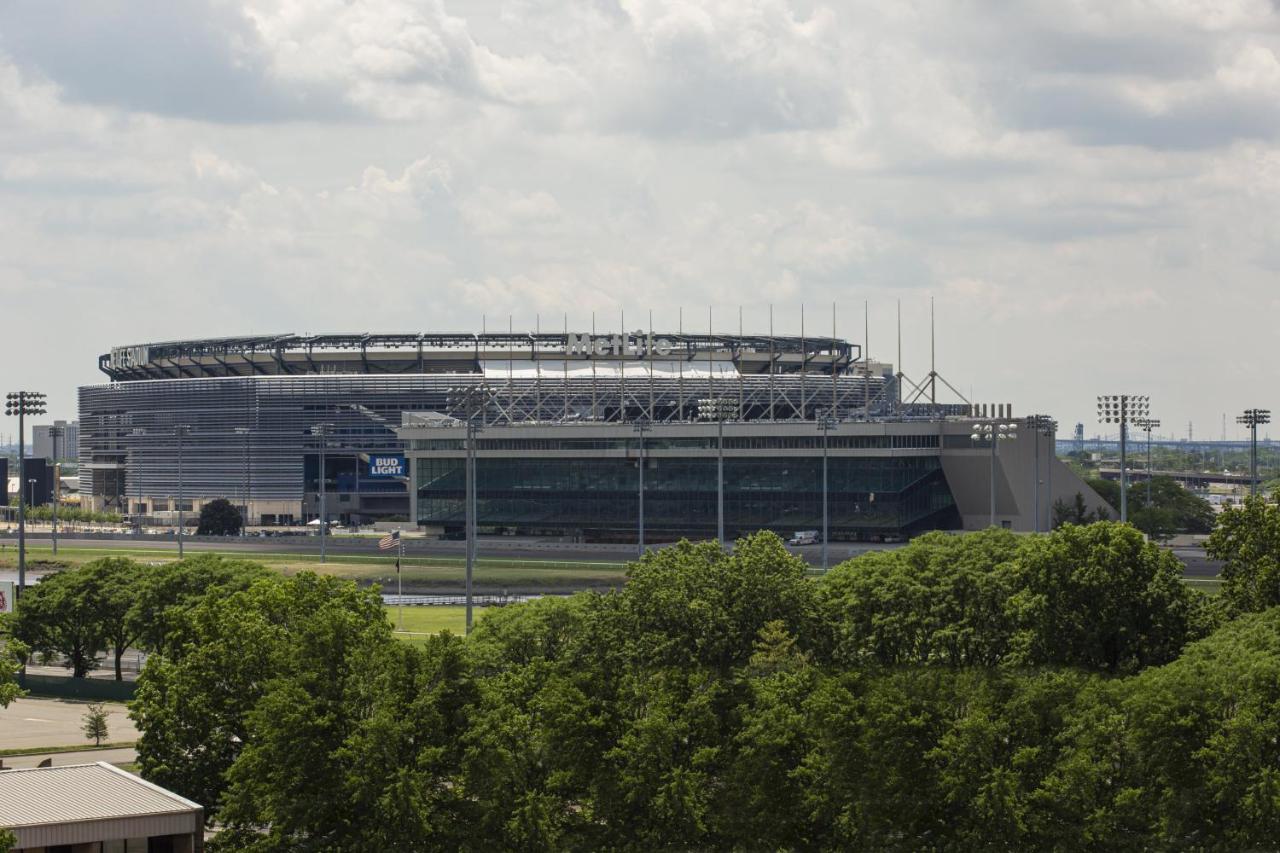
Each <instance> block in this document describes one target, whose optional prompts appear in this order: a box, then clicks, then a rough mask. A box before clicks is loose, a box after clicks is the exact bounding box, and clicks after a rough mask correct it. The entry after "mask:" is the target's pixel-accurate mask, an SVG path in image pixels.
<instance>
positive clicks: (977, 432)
mask: <svg viewBox="0 0 1280 853" xmlns="http://www.w3.org/2000/svg"><path fill="white" fill-rule="evenodd" d="M1017 437H1018V424H1017V422H1016V421H985V422H983V423H980V424H974V425H973V432H971V433H970V434H969V440H970V441H972V442H973V443H974V444H989V445H991V476H990V478H989V479H990V481H991V526H992V527H995V526H996V455H997V454H998V453H999V452H1000V451H999V447H1000V442H1002V441H1014V440H1015V439H1017Z"/></svg>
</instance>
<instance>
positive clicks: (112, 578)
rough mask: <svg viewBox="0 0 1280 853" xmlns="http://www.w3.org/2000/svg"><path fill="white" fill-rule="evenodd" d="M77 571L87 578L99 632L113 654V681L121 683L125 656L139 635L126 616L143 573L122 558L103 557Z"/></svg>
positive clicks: (137, 590) (137, 628)
mask: <svg viewBox="0 0 1280 853" xmlns="http://www.w3.org/2000/svg"><path fill="white" fill-rule="evenodd" d="M77 571H80V572H83V573H85V574H86V575H87V578H86V582H87V584H88V585H89V587H90V588H91V589H92V592H91V593H90V594H91V595H93V596H94V597H95V599H96V602H97V618H98V622H99V628H100V631H101V634H102V637H103V639H104V640H105V641H106V643H107V644H109V645H110V647H111V649H112V651H113V658H114V661H113V662H114V664H115V674H116V681H121V680H123V678H124V674H123V672H122V671H121V662H122V661H123V660H124V653H125V651H126V650H127V649H128V648H129V646H130V645H132V644H133V642H134V640H135V638H136V637H137V635H138V632H139V631H140V627H139V626H138V624H137V623H136V622H135V621H134V620H132V619H130V618H129V614H130V612H131V610H132V608H133V606H134V603H135V601H136V600H137V596H138V592H139V590H140V588H141V582H142V577H143V574H144V569H143V567H142V566H141V565H139V564H138V563H135V562H134V561H133V560H129V559H126V558H124V557H103V558H102V559H99V560H94V561H93V562H90V563H86V564H85V565H83V566H81V567H80V569H78V570H77Z"/></svg>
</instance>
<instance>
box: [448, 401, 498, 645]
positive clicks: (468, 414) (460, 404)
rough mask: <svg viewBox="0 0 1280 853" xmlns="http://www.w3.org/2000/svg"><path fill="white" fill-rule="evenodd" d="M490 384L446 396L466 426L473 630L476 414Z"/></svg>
mask: <svg viewBox="0 0 1280 853" xmlns="http://www.w3.org/2000/svg"><path fill="white" fill-rule="evenodd" d="M488 395H489V388H488V387H487V386H486V385H484V384H477V385H463V386H459V387H457V388H450V389H449V391H448V396H447V397H446V405H447V406H448V407H449V408H450V409H451V410H454V411H461V413H462V417H463V420H464V422H465V424H466V428H467V457H466V469H465V471H466V497H465V501H464V503H465V504H466V510H465V519H464V525H465V528H466V537H467V577H466V587H467V589H466V594H467V629H466V633H468V634H470V633H471V624H472V592H471V587H472V578H473V576H474V574H475V563H476V451H475V444H476V433H477V432H480V430H481V429H483V426H482V425H477V424H476V416H477V415H483V413H484V411H485V407H486V405H487V403H488Z"/></svg>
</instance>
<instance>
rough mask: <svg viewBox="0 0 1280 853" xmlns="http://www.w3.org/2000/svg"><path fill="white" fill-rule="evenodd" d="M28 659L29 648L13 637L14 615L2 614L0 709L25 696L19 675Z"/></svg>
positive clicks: (0, 619)
mask: <svg viewBox="0 0 1280 853" xmlns="http://www.w3.org/2000/svg"><path fill="white" fill-rule="evenodd" d="M26 659H27V647H26V646H25V645H24V644H23V643H21V642H19V641H18V640H16V639H15V638H14V637H13V615H12V614H10V613H0V708H7V707H8V706H9V703H10V702H12V701H13V700H14V699H17V698H18V697H19V696H23V695H25V692H26V691H24V690H22V689H21V688H20V687H19V686H18V673H19V672H21V671H22V663H23V661H25V660H26Z"/></svg>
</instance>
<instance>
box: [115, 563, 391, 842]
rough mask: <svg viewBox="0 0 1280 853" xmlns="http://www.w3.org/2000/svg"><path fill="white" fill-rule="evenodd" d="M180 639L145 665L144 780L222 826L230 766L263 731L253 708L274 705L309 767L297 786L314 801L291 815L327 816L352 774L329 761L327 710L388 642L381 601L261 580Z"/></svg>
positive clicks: (327, 582)
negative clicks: (285, 699)
mask: <svg viewBox="0 0 1280 853" xmlns="http://www.w3.org/2000/svg"><path fill="white" fill-rule="evenodd" d="M183 632H184V640H183V642H181V643H176V642H168V643H167V644H166V646H165V651H164V652H162V653H159V654H154V655H153V656H152V657H151V658H149V659H148V661H147V665H146V667H145V668H144V670H143V672H142V675H141V676H140V677H139V679H138V691H137V695H136V697H135V699H134V701H133V702H132V703H131V704H130V715H131V716H132V717H133V719H134V721H135V722H136V724H137V726H138V729H139V732H140V733H141V737H140V738H139V740H138V747H137V749H138V764H139V767H140V768H141V770H142V772H143V775H144V776H146V777H147V778H148V779H150V780H152V781H154V782H156V783H158V784H160V785H163V786H165V787H167V788H170V789H172V790H174V791H177V792H178V793H180V794H182V795H183V796H187V797H190V798H191V799H194V800H196V801H197V802H199V803H201V804H203V805H204V806H205V809H206V814H207V815H209V816H210V818H212V817H214V816H217V815H218V814H219V812H220V810H221V808H222V800H223V795H224V792H225V791H226V790H227V785H228V780H229V775H228V774H229V772H230V770H231V768H232V765H233V764H235V762H236V761H237V759H238V758H239V757H240V756H241V754H242V753H243V752H244V751H245V747H246V745H247V744H251V743H254V742H255V738H256V737H258V736H259V734H260V732H261V729H262V726H263V725H265V724H266V723H267V722H269V721H266V720H264V719H263V718H262V715H261V714H260V713H259V712H258V709H259V708H261V707H271V708H272V709H273V711H274V712H278V713H280V714H284V715H285V717H286V719H287V720H288V722H289V725H291V726H293V727H294V728H292V729H290V730H289V733H290V735H291V736H292V737H293V740H292V741H291V743H292V744H293V746H294V748H295V749H296V750H297V755H296V756H294V758H295V760H296V761H297V762H304V763H308V764H307V768H306V772H305V773H304V774H303V775H302V777H301V781H304V782H305V783H307V784H308V785H310V786H311V787H310V788H309V790H310V791H312V792H313V793H314V794H315V796H314V797H309V798H306V799H307V802H306V803H300V804H299V806H298V807H299V808H300V809H310V810H312V811H313V813H314V814H316V815H320V813H321V812H324V811H325V810H329V811H332V810H333V809H334V808H335V807H336V803H335V802H334V801H333V798H332V796H331V795H330V793H326V792H332V791H336V790H339V789H340V787H341V786H340V783H339V779H340V777H341V776H343V775H344V774H345V773H346V772H347V768H345V767H344V766H342V765H340V764H339V763H338V762H336V761H334V756H333V755H332V753H331V751H330V747H331V746H332V745H333V742H332V740H331V739H328V738H330V735H331V730H330V727H331V726H332V725H333V722H332V720H331V717H330V714H331V713H332V712H333V710H334V709H333V706H332V704H331V703H333V702H334V701H336V698H335V692H336V691H341V689H342V688H343V686H344V685H347V684H349V683H350V678H351V677H355V676H348V673H359V672H362V671H363V667H364V666H365V665H366V664H367V660H368V656H369V654H371V652H372V651H373V650H375V649H376V647H377V643H378V642H385V643H391V642H393V640H392V639H391V626H390V623H388V622H387V620H386V617H385V615H384V613H383V610H382V602H381V599H380V598H379V597H378V595H377V591H376V590H358V589H357V588H356V587H355V585H354V584H352V583H351V582H349V581H341V580H338V579H336V578H332V577H320V576H317V575H314V574H311V573H306V572H304V573H302V574H299V575H297V576H295V577H292V578H288V579H285V578H280V577H264V578H261V579H259V580H256V581H254V582H253V583H252V585H250V586H249V587H248V588H246V589H241V590H237V591H234V592H230V593H224V592H223V591H222V590H220V589H216V590H214V591H213V592H212V593H211V594H208V595H205V596H204V597H203V598H201V599H200V600H199V602H198V603H196V604H195V605H194V606H193V607H192V608H191V609H190V611H189V613H187V615H186V618H185V619H184V627H183ZM357 680H358V678H357ZM304 694H305V695H304ZM281 695H287V696H289V697H291V698H296V699H298V700H299V701H303V700H304V699H305V701H306V705H305V707H306V708H308V709H310V711H311V712H314V714H313V716H310V717H308V716H306V715H305V714H301V713H289V714H287V713H286V709H285V708H284V707H283V706H282V705H280V704H279V700H278V698H270V699H269V698H268V697H278V696H281ZM295 766H297V765H295ZM241 813H243V811H242V812H241Z"/></svg>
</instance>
